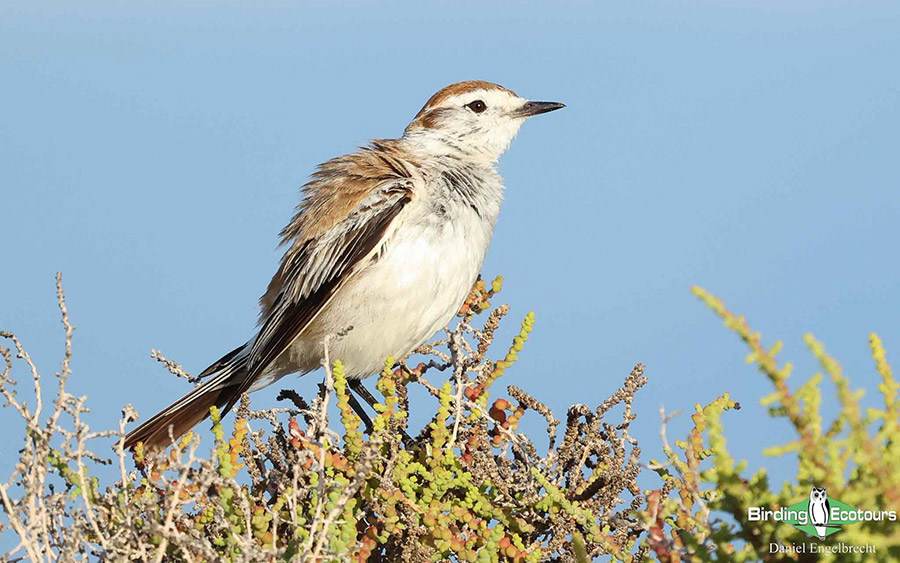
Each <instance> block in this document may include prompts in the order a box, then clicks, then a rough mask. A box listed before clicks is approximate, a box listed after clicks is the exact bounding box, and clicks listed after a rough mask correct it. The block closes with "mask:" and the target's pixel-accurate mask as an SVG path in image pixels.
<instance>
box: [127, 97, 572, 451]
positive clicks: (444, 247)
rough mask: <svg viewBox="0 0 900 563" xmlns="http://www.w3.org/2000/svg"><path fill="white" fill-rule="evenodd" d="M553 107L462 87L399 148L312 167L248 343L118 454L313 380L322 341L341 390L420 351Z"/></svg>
mask: <svg viewBox="0 0 900 563" xmlns="http://www.w3.org/2000/svg"><path fill="white" fill-rule="evenodd" d="M563 107H565V104H562V103H558V102H538V101H531V100H528V99H525V98H522V97H520V96H518V95H517V94H516V93H515V92H513V91H512V90H509V89H507V88H504V87H502V86H500V85H498V84H494V83H491V82H486V81H480V80H470V81H464V82H458V83H455V84H451V85H449V86H446V87H445V88H442V89H441V90H439V91H438V92H437V93H435V94H434V95H433V96H431V98H429V99H428V101H427V102H426V103H425V105H424V106H423V107H422V109H421V110H420V111H419V112H418V113H417V114H416V115H415V117H414V118H413V119H412V121H411V122H410V123H409V124H408V125H407V127H406V128H405V130H404V132H403V135H402V136H401V137H400V138H397V139H382V140H373V141H371V142H370V143H369V144H368V145H366V146H364V147H361V148H360V149H359V150H358V151H356V152H353V153H351V154H346V155H344V156H339V157H337V158H333V159H331V160H328V161H327V162H325V163H323V164H321V165H319V167H318V168H317V170H316V171H315V172H314V173H313V174H312V175H311V177H310V180H309V182H308V183H306V184H305V185H304V186H303V187H302V188H301V192H302V198H301V201H300V203H299V205H298V206H297V208H296V213H295V214H294V216H293V218H292V219H291V221H290V222H289V223H288V225H287V226H286V227H285V228H284V229H283V230H282V231H281V244H282V245H283V246H284V248H285V251H284V255H283V257H282V258H281V261H280V264H279V266H278V268H277V271H276V272H275V274H274V276H273V277H272V280H271V282H270V283H269V284H268V287H267V289H266V291H265V293H264V294H263V295H262V297H261V298H260V301H259V305H260V313H259V321H258V331H257V333H256V334H255V336H253V337H252V338H251V339H250V340H249V341H248V342H246V343H245V344H243V345H241V346H239V347H237V348H235V349H234V350H232V351H231V352H229V353H227V354H225V355H224V356H222V357H221V358H220V359H219V360H217V361H216V362H214V363H213V364H212V365H210V366H209V367H207V368H206V369H205V370H204V371H203V372H201V373H200V375H199V379H200V381H203V383H202V384H200V385H199V386H197V387H195V388H194V389H193V390H192V391H190V392H189V393H187V394H186V395H185V396H184V397H182V398H180V399H178V400H177V401H175V402H174V403H172V404H171V405H169V406H168V407H166V408H165V409H163V410H162V411H160V412H159V413H158V414H156V415H155V416H153V417H152V418H150V419H148V420H147V421H146V422H144V423H143V424H141V425H139V426H138V427H137V428H135V429H134V430H132V431H131V432H129V433H128V435H127V436H125V438H124V440H123V445H124V447H125V448H134V447H135V446H136V445H137V444H138V443H143V444H144V448H145V450H149V451H154V450H160V449H164V448H165V447H167V446H169V445H171V444H172V443H173V440H175V439H178V438H179V437H180V436H182V435H183V434H185V433H186V432H187V431H188V430H190V429H192V428H193V427H194V426H195V425H196V424H198V423H199V422H200V421H202V420H203V419H205V418H206V417H207V416H209V413H210V408H211V407H213V406H216V407H218V408H220V409H221V410H222V412H226V413H227V412H228V411H229V410H230V409H231V407H233V406H234V404H235V403H236V402H237V401H238V399H239V398H240V397H241V395H242V394H244V393H247V392H252V391H256V390H259V389H261V388H263V387H265V386H267V385H270V384H272V383H274V382H275V381H278V380H279V379H281V378H282V377H284V376H286V375H289V374H292V373H297V374H300V375H304V374H307V373H309V372H311V371H313V370H315V369H317V368H318V367H320V366H321V365H322V361H323V358H324V354H325V346H326V344H325V342H326V339H328V344H327V345H328V354H329V356H330V358H334V359H339V360H341V361H342V363H343V365H344V366H345V367H344V369H345V373H346V376H347V377H348V380H349V381H351V382H354V381H356V382H358V380H359V379H361V378H364V377H367V376H370V375H373V374H375V373H378V372H380V371H381V370H382V369H383V366H384V362H385V359H386V358H388V357H394V358H398V359H399V358H403V357H405V356H406V355H408V354H409V353H411V352H412V351H413V350H415V349H416V348H418V347H419V346H421V345H422V344H423V343H425V342H426V341H427V340H428V338H430V337H431V336H433V335H434V334H435V333H436V332H438V331H439V330H440V329H442V328H443V327H445V326H446V325H447V324H448V323H449V322H450V320H452V318H453V317H454V316H455V314H456V313H457V312H458V311H459V308H460V306H461V305H462V303H463V302H464V301H465V299H466V297H467V296H468V294H469V291H470V289H471V288H472V285H473V284H474V283H475V281H477V278H478V275H479V272H480V270H481V266H482V264H483V262H484V259H485V255H486V253H487V251H488V247H489V245H490V242H491V239H492V237H493V232H494V226H495V224H496V221H497V217H498V214H499V212H500V206H501V203H502V201H503V192H504V183H503V179H502V178H501V176H500V174H499V172H498V170H497V167H496V165H497V162H498V160H499V158H500V156H501V155H502V154H503V153H505V152H506V150H507V149H508V147H509V145H510V142H511V141H512V140H513V138H514V137H515V136H516V134H517V133H518V131H519V128H520V127H521V126H522V124H523V123H524V122H525V121H526V120H527V119H528V118H530V117H532V116H536V115H539V114H543V113H547V112H551V111H554V110H558V109H560V108H563Z"/></svg>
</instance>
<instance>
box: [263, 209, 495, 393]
mask: <svg viewBox="0 0 900 563" xmlns="http://www.w3.org/2000/svg"><path fill="white" fill-rule="evenodd" d="M411 205H415V203H413V204H411ZM454 207H455V209H452V210H448V211H450V214H449V217H452V219H451V218H448V216H444V217H438V216H435V215H433V214H432V213H431V211H430V210H429V208H428V205H427V203H426V202H419V205H417V206H416V207H415V208H412V209H409V210H408V211H410V215H408V220H404V221H403V222H402V224H403V225H406V227H403V228H400V229H399V230H398V231H397V232H396V234H395V236H394V237H393V239H392V241H391V243H390V245H389V246H388V249H387V251H386V252H385V253H384V254H383V255H382V256H381V258H380V259H379V260H378V261H377V262H374V263H371V264H370V265H369V266H367V267H366V268H365V269H364V270H362V271H360V272H359V273H358V274H356V275H355V276H354V277H353V278H352V279H351V280H349V281H348V283H347V285H345V286H344V287H342V288H341V290H340V291H339V292H338V294H336V295H335V297H334V299H333V300H332V301H331V303H330V304H329V305H328V307H327V308H326V309H325V310H323V311H322V313H321V314H320V315H319V317H318V318H316V320H315V321H314V323H313V324H312V325H311V326H310V327H309V328H308V329H307V330H305V331H304V332H303V334H301V335H300V336H299V337H298V338H297V339H296V340H295V341H294V342H293V343H292V344H291V347H290V348H289V349H288V350H287V351H286V352H285V353H284V354H282V356H281V357H279V358H278V360H277V361H276V362H275V365H274V366H273V369H272V370H270V371H269V372H268V373H267V374H266V377H265V378H261V379H262V380H261V381H259V382H258V383H257V384H255V385H254V386H253V389H254V390H255V389H259V388H261V387H265V386H266V385H268V384H271V383H273V382H274V381H276V380H277V379H279V378H280V377H282V376H284V375H287V374H288V373H292V372H300V373H306V372H309V371H312V370H314V369H316V368H318V367H319V366H320V363H321V359H322V357H323V346H322V342H323V340H324V338H325V336H326V335H329V334H331V335H336V334H343V336H335V337H332V338H329V344H328V352H329V355H330V357H331V360H332V361H334V360H340V361H341V362H343V363H344V366H345V367H346V373H347V375H348V377H354V378H361V377H367V376H370V375H373V374H376V373H378V372H380V371H381V369H382V368H383V366H384V361H385V359H386V358H387V357H388V356H391V357H393V358H394V359H395V360H399V359H401V358H403V357H404V356H406V355H407V354H409V353H410V352H412V351H413V350H414V349H415V348H416V347H418V346H420V345H421V344H423V343H424V342H425V341H427V340H428V339H429V338H430V337H431V336H432V335H434V334H435V333H436V332H437V331H439V330H440V329H442V328H443V327H444V326H446V325H447V324H448V323H449V322H450V321H451V320H452V319H453V317H454V315H455V314H456V313H457V311H459V308H460V306H461V305H462V303H463V302H464V301H465V298H466V296H467V295H468V293H469V290H470V289H471V288H472V284H473V283H474V282H475V280H476V278H477V276H478V273H479V271H480V270H481V266H482V264H483V262H484V257H485V254H486V252H487V249H488V246H489V244H490V239H491V235H492V232H493V223H494V220H493V219H494V218H493V217H489V218H483V217H480V216H479V215H478V214H477V213H475V212H474V211H473V210H472V209H470V208H469V207H468V206H466V207H461V206H454ZM351 327H352V328H351Z"/></svg>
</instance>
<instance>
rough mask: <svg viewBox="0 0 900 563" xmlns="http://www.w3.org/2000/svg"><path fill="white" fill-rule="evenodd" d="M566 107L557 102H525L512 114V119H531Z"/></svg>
mask: <svg viewBox="0 0 900 563" xmlns="http://www.w3.org/2000/svg"><path fill="white" fill-rule="evenodd" d="M564 107H566V104H561V103H559V102H525V105H524V106H522V107H520V108H519V109H517V110H516V111H514V112H512V114H513V116H514V117H531V116H532V115H538V114H541V113H547V112H548V111H556V110H558V109H562V108H564Z"/></svg>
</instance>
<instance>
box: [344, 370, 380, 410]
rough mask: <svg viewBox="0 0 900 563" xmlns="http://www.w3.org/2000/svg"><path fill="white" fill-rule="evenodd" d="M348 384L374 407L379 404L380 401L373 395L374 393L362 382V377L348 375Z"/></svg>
mask: <svg viewBox="0 0 900 563" xmlns="http://www.w3.org/2000/svg"><path fill="white" fill-rule="evenodd" d="M347 386H348V387H350V390H351V391H354V392H355V393H356V394H357V395H359V396H360V397H362V398H363V400H364V401H365V402H367V403H369V406H370V407H372V408H373V409H374V408H375V405H377V404H378V401H376V400H375V397H374V396H373V395H372V393H370V392H369V390H368V389H366V386H365V385H363V384H362V380H361V379H355V378H353V379H351V378H349V377H348V378H347ZM357 404H359V403H357Z"/></svg>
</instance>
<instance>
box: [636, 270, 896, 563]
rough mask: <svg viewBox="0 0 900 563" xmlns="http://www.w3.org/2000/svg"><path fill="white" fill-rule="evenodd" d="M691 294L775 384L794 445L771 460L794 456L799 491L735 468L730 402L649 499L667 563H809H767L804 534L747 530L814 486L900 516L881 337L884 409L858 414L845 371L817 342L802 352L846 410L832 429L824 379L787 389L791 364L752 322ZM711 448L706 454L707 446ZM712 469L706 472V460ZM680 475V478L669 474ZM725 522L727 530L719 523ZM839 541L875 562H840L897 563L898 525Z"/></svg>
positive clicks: (853, 532) (687, 445) (780, 528)
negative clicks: (755, 515)
mask: <svg viewBox="0 0 900 563" xmlns="http://www.w3.org/2000/svg"><path fill="white" fill-rule="evenodd" d="M693 291H694V294H695V295H696V296H697V297H699V298H700V299H701V300H702V301H703V302H704V303H705V304H706V305H707V306H708V307H709V308H710V309H712V310H713V311H715V312H716V314H718V315H719V317H721V318H722V320H723V321H724V322H725V325H726V326H727V327H728V328H729V329H730V330H732V331H733V332H735V333H736V334H737V335H738V336H740V338H741V339H742V340H743V341H744V342H745V343H746V344H747V346H748V347H749V349H750V354H749V355H748V357H747V362H748V363H752V364H755V365H756V366H757V367H758V369H759V371H760V372H761V373H762V374H764V375H765V376H766V377H767V378H768V380H769V381H770V382H771V383H772V386H773V387H774V391H773V392H772V393H771V394H770V395H768V396H766V397H763V398H762V399H761V403H762V404H763V405H764V406H766V407H768V410H769V413H770V414H771V415H772V416H775V417H783V418H786V419H787V420H788V421H789V423H790V425H791V427H792V428H793V430H794V435H793V436H790V437H789V439H788V441H787V442H786V443H783V444H777V445H774V446H773V447H771V448H769V449H767V450H766V451H765V452H764V453H765V454H766V455H767V456H771V457H780V456H785V455H788V454H790V455H792V456H796V459H797V473H796V477H795V479H794V480H793V481H792V482H789V483H784V484H783V485H782V486H781V488H780V489H777V490H776V489H773V488H772V484H771V483H769V479H768V476H767V473H766V470H765V469H764V468H763V469H759V470H758V471H756V472H755V473H753V474H747V472H746V470H747V467H746V466H747V464H746V463H744V462H741V463H736V462H735V461H734V459H733V457H732V456H731V454H730V453H729V451H728V448H727V441H726V439H725V435H724V427H723V424H722V422H721V420H720V418H721V415H722V414H723V413H724V412H725V411H726V410H729V409H732V408H735V407H736V406H737V405H736V403H734V402H733V401H731V400H730V398H729V396H728V394H727V393H726V394H724V395H723V396H722V397H720V398H719V399H717V400H716V401H714V402H713V403H711V404H710V405H707V406H706V407H703V408H701V407H700V406H699V405H698V406H697V407H696V413H695V414H694V415H693V417H692V418H693V422H694V428H693V430H692V431H691V434H690V438H689V439H688V441H686V442H678V443H676V445H677V447H678V448H679V449H680V450H681V454H677V453H676V452H675V450H674V449H673V448H667V450H666V452H665V453H666V460H667V463H664V464H657V471H658V473H659V474H660V475H661V476H662V477H663V479H664V483H665V484H664V486H663V487H662V488H661V489H659V490H655V491H651V492H649V493H648V495H647V497H648V503H647V508H646V510H644V511H643V516H642V517H643V518H644V521H645V522H646V523H647V525H648V530H649V533H648V541H649V544H650V546H651V549H652V551H653V553H654V554H655V555H656V557H658V558H659V559H660V560H662V561H681V560H690V561H710V560H720V561H721V560H725V561H760V560H784V559H799V558H801V557H807V558H809V557H810V555H809V554H807V555H805V556H804V555H803V554H797V553H775V554H772V553H770V544H772V543H774V544H787V545H790V544H791V543H792V542H794V543H802V542H803V541H804V539H805V534H804V533H803V532H800V531H798V530H796V529H794V528H793V527H791V526H790V525H786V524H783V523H779V522H776V521H773V520H769V521H750V520H749V519H748V508H749V507H751V506H762V507H766V508H770V509H776V508H778V507H788V506H791V505H793V504H795V503H797V501H799V500H802V499H804V498H806V497H808V495H809V490H810V487H811V486H813V485H815V486H818V487H824V488H826V489H827V490H828V495H829V497H831V498H837V499H840V500H841V501H842V502H844V503H846V504H848V505H850V506H853V507H857V508H861V509H868V510H876V509H883V510H891V509H893V510H897V509H898V508H900V502H898V501H900V441H898V437H900V436H898V420H900V402H898V399H897V389H898V383H897V381H896V380H895V379H894V377H893V373H892V371H891V367H890V365H889V364H888V362H887V359H886V356H885V351H884V348H883V347H882V344H881V340H879V338H878V336H876V335H875V334H872V335H871V336H870V339H869V340H870V345H871V350H872V356H873V358H874V360H875V367H876V369H877V371H878V373H879V375H880V377H881V384H880V385H879V386H878V390H879V392H880V393H881V395H882V397H883V405H884V406H883V408H878V409H868V410H867V411H865V412H863V409H862V407H861V406H860V398H861V397H862V395H863V391H862V390H856V391H854V390H853V389H852V388H851V386H850V381H849V380H848V379H847V377H846V376H845V375H844V374H843V371H842V369H841V366H840V364H839V363H838V362H837V361H836V360H835V359H834V358H832V357H831V356H829V355H828V353H827V352H826V351H825V347H824V346H823V345H822V343H820V342H819V341H818V340H816V339H815V337H813V335H811V334H807V335H805V336H804V342H805V343H806V345H807V346H808V347H809V349H810V351H811V352H812V354H813V355H814V356H815V358H816V359H817V360H818V362H819V364H820V366H821V368H822V369H823V370H824V372H825V374H827V376H828V378H829V379H830V380H831V382H832V383H833V385H834V388H835V395H836V397H837V399H838V403H839V405H840V410H839V412H838V414H837V416H836V418H835V419H834V420H832V421H829V422H826V421H825V420H823V416H822V413H821V412H820V405H821V403H822V393H823V389H822V387H821V383H822V380H823V375H822V374H821V373H817V374H815V375H813V376H812V377H810V378H809V379H808V380H807V381H806V382H804V383H802V384H801V385H800V386H799V387H797V388H796V390H792V389H791V387H790V386H789V385H788V379H789V378H790V376H791V373H792V366H791V364H790V363H781V364H779V362H778V359H777V358H776V356H777V354H778V352H779V351H780V350H781V346H782V345H781V343H780V342H776V343H775V344H774V345H773V346H772V347H771V348H768V349H766V348H765V347H764V346H763V344H762V338H761V336H760V334H759V333H757V332H753V330H752V329H751V328H750V326H749V325H748V324H747V322H746V320H745V319H744V318H743V317H741V316H737V315H735V314H734V313H732V312H731V311H729V310H728V309H727V308H726V307H725V305H724V304H723V303H722V302H721V301H720V300H719V299H717V298H716V297H714V296H713V295H711V294H710V293H708V292H707V291H705V290H704V289H702V288H699V287H695V288H694V290H693ZM704 437H705V439H706V445H704V443H703V439H704ZM707 458H708V461H707V463H701V462H702V461H703V460H704V459H707ZM672 469H674V471H672ZM720 514H727V515H729V516H730V517H731V518H733V520H734V521H735V524H733V525H732V524H728V523H726V522H723V521H721V520H720V519H718V518H717V516H719V515H720ZM835 539H836V541H840V542H843V543H845V544H848V545H856V546H861V545H867V544H868V545H871V546H873V547H874V549H875V553H874V554H871V553H869V554H858V553H848V554H842V555H841V556H840V557H841V560H842V561H857V560H858V561H870V560H880V561H897V560H900V522H891V521H884V520H882V521H873V522H862V523H858V524H854V525H850V526H846V527H844V528H843V529H842V530H841V531H840V533H839V535H837V536H835Z"/></svg>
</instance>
